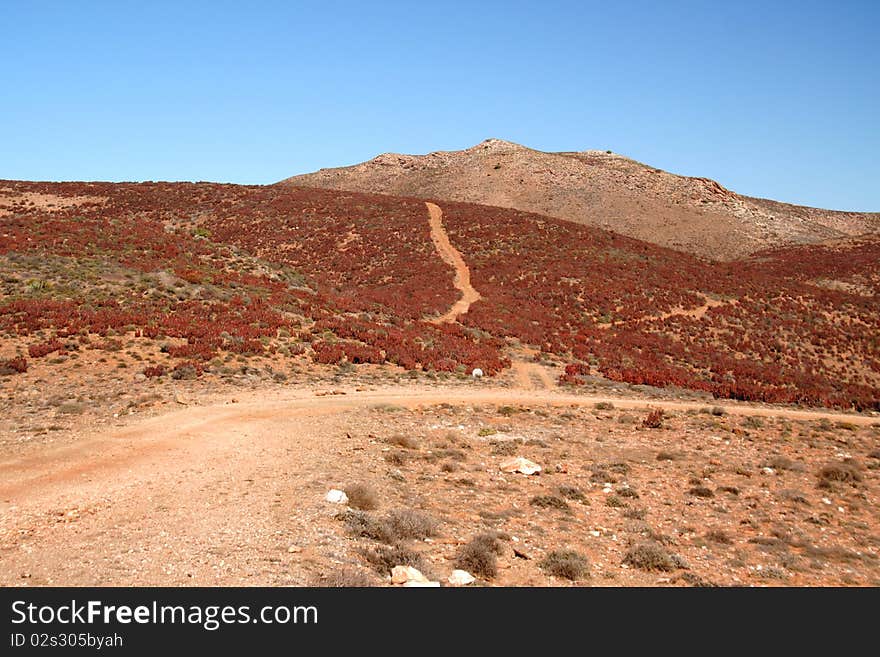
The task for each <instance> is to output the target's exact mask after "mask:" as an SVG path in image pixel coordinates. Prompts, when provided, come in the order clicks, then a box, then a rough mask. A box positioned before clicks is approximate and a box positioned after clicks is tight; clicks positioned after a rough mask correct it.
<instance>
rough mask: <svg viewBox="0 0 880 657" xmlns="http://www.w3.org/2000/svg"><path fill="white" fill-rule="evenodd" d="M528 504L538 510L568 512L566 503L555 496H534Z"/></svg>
mask: <svg viewBox="0 0 880 657" xmlns="http://www.w3.org/2000/svg"><path fill="white" fill-rule="evenodd" d="M529 504H531V505H532V506H536V507H538V508H539V509H559V510H560V511H568V510H569V506H568V502H566V501H565V500H563V499H562V498H561V497H556V496H555V495H535V497H533V498H532V499H531V500H529Z"/></svg>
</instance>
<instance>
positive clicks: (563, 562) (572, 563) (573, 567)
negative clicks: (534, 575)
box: [538, 550, 590, 580]
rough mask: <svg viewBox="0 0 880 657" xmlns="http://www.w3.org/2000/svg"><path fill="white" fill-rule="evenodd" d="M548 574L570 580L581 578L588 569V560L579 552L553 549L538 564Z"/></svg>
mask: <svg viewBox="0 0 880 657" xmlns="http://www.w3.org/2000/svg"><path fill="white" fill-rule="evenodd" d="M538 565H539V566H540V567H541V569H542V570H544V572H546V573H547V574H548V575H554V576H556V577H564V578H566V579H570V580H578V579H582V578H583V577H584V576H585V575H586V574H587V573H588V572H589V570H590V562H589V560H588V559H587V558H586V557H585V556H584V555H582V554H580V553H579V552H573V551H571V550H554V551H553V552H549V553H548V554H547V556H546V557H544V559H542V560H541V562H540V563H539V564H538Z"/></svg>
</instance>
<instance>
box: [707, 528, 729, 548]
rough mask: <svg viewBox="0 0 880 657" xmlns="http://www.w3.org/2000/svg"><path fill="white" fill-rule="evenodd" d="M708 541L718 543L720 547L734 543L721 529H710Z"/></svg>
mask: <svg viewBox="0 0 880 657" xmlns="http://www.w3.org/2000/svg"><path fill="white" fill-rule="evenodd" d="M706 540H707V541H712V542H713V543H718V544H719V545H730V544H731V543H733V541H732V540H731V538H730V536H728V535H727V534H726V533H725V532H724V531H723V530H721V529H710V530H709V531H708V532H706Z"/></svg>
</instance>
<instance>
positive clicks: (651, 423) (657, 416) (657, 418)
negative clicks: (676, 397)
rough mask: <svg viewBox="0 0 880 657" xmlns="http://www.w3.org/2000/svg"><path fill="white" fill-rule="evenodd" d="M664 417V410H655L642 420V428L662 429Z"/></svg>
mask: <svg viewBox="0 0 880 657" xmlns="http://www.w3.org/2000/svg"><path fill="white" fill-rule="evenodd" d="M664 415H665V414H664V413H663V409H662V408H655V409H654V410H652V411H651V412H650V413H648V417H646V418H645V419H644V420H642V426H643V427H645V428H646V429H660V428H661V427H662V426H663V417H664Z"/></svg>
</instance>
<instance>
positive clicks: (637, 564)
mask: <svg viewBox="0 0 880 657" xmlns="http://www.w3.org/2000/svg"><path fill="white" fill-rule="evenodd" d="M623 563H625V564H626V565H627V566H632V567H633V568H638V569H639V570H647V571H658V570H659V571H664V572H668V571H670V570H675V568H676V561H675V559H673V558H672V555H671V554H669V552H667V551H666V548H664V547H663V546H662V545H660V544H658V543H640V544H638V545H635V546H633V547H631V548H630V549H629V550H627V553H626V555H625V556H624V557H623Z"/></svg>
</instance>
